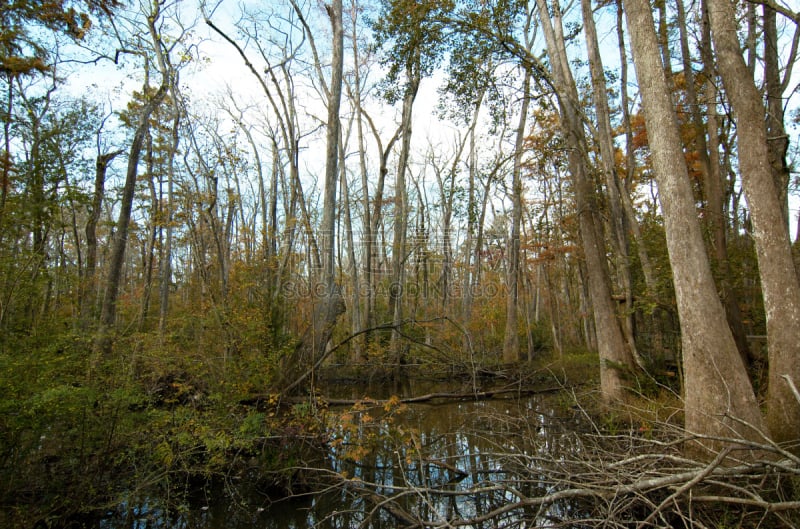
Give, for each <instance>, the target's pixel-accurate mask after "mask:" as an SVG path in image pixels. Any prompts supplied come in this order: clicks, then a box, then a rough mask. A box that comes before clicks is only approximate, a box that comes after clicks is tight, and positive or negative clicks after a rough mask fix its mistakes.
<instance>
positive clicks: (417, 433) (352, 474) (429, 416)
mask: <svg viewBox="0 0 800 529" xmlns="http://www.w3.org/2000/svg"><path fill="white" fill-rule="evenodd" d="M432 392H437V393H442V392H453V393H463V392H464V388H463V387H460V386H455V385H453V384H444V385H443V384H442V383H441V382H437V383H435V384H434V383H424V382H407V383H406V384H405V385H404V387H397V386H395V387H393V388H392V387H391V385H390V386H389V387H386V386H381V385H378V386H373V387H366V386H363V385H360V386H358V385H351V384H339V385H334V386H331V387H328V388H326V389H325V393H326V394H327V395H329V396H330V397H332V398H348V399H349V398H352V399H362V398H364V396H365V395H369V396H370V399H365V400H362V401H361V402H359V403H358V404H356V405H355V406H342V407H340V406H335V407H333V406H332V407H331V409H330V410H329V411H330V412H331V414H332V416H333V417H336V420H335V421H332V423H331V432H330V433H331V439H332V441H331V442H330V443H329V446H330V447H331V450H330V453H329V455H328V456H327V458H326V459H325V461H323V462H321V464H320V463H315V464H314V465H313V466H320V467H324V468H321V469H319V470H318V472H317V474H318V475H319V478H318V480H316V479H315V480H314V484H313V485H314V486H313V487H312V492H309V491H304V492H302V493H298V494H296V495H294V496H293V497H290V498H284V499H274V498H270V497H269V493H268V492H267V491H264V490H259V487H258V486H257V485H255V484H254V483H251V482H249V480H248V479H247V478H243V479H239V480H232V481H230V482H228V483H226V484H224V485H214V486H206V487H202V490H198V491H196V493H195V494H193V495H192V496H191V497H189V498H187V499H186V501H184V502H183V503H182V507H181V509H179V512H171V513H169V514H167V513H166V512H164V511H163V510H161V509H159V508H158V507H157V505H158V504H160V503H163V502H162V501H160V500H159V499H155V498H154V499H153V501H152V502H147V503H145V504H143V505H141V506H139V507H137V508H130V507H128V508H127V509H124V508H123V509H120V510H119V511H117V512H116V513H109V516H108V517H107V518H105V519H103V520H100V521H99V522H98V524H97V525H96V526H95V527H97V528H98V529H122V528H126V529H128V528H130V529H145V528H147V529H150V528H152V529H156V528H157V529H162V528H180V529H244V528H248V529H251V528H252V529H306V528H311V527H319V528H320V529H351V528H353V529H355V528H359V529H362V528H363V529H388V528H395V527H402V526H404V525H408V524H409V523H410V522H411V521H412V520H413V518H420V519H423V520H427V521H431V522H434V523H435V522H437V521H438V522H442V521H445V520H464V519H471V520H476V519H480V518H481V517H486V518H487V519H486V520H484V521H478V522H476V523H473V524H470V525H467V527H473V528H476V529H478V528H481V529H483V528H487V529H488V528H490V527H492V528H494V527H535V526H537V525H539V523H538V521H541V522H542V524H544V522H546V520H552V519H563V518H565V517H568V518H573V519H574V518H576V517H577V518H580V515H579V514H578V513H576V512H571V511H573V510H574V509H577V508H578V506H577V505H574V504H572V503H570V502H563V503H556V504H553V505H550V506H548V507H547V508H546V509H540V510H536V509H532V510H529V511H523V510H522V509H514V510H510V511H509V512H507V513H501V514H498V515H492V516H491V517H489V516H487V514H488V513H490V512H491V511H493V510H495V509H501V510H502V507H503V506H504V505H508V504H510V503H511V502H513V501H515V499H516V498H517V497H518V496H516V495H515V493H516V492H517V491H518V492H519V493H521V494H524V495H525V496H527V497H536V496H542V495H545V494H548V493H551V492H553V491H554V486H553V485H552V484H551V482H550V481H549V480H548V478H547V477H546V476H545V475H544V473H539V472H537V469H540V468H544V467H545V466H547V467H548V468H549V467H550V466H552V465H556V466H557V465H558V461H560V460H562V459H565V458H566V459H569V456H571V455H574V454H576V453H578V452H580V451H581V442H580V438H579V436H578V432H579V430H581V429H582V428H583V427H584V425H585V424H586V423H585V419H584V417H583V416H582V414H581V412H580V410H574V409H569V408H568V407H566V406H564V405H563V404H559V397H558V396H556V395H527V396H526V395H522V394H515V393H514V392H513V391H507V392H503V393H501V395H502V396H501V397H499V398H498V397H495V398H493V399H484V400H475V399H472V400H469V399H459V400H448V399H434V400H431V401H426V402H420V403H414V404H401V403H400V402H398V399H395V398H392V395H398V396H399V397H401V398H405V397H409V396H418V395H425V394H430V393H432ZM304 472H305V471H304ZM521 476H522V477H523V478H522V479H521ZM389 498H391V501H387V499H389ZM123 511H125V512H124V513H123ZM576 515H577V516H576ZM409 517H410V518H409Z"/></svg>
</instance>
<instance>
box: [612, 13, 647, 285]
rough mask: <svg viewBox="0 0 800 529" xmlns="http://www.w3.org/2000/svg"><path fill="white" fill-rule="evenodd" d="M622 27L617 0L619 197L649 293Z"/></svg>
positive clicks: (626, 59)
mask: <svg viewBox="0 0 800 529" xmlns="http://www.w3.org/2000/svg"><path fill="white" fill-rule="evenodd" d="M624 33H625V29H624V21H623V9H622V0H617V40H618V42H619V55H620V76H619V87H620V88H619V90H620V107H621V108H622V126H623V128H624V130H625V152H626V160H625V165H626V167H625V168H626V172H625V182H624V184H623V185H621V186H620V199H621V200H622V207H623V209H624V210H625V216H626V217H627V220H628V225H629V227H630V229H631V232H632V233H633V239H634V240H635V241H636V255H637V256H638V257H639V265H640V266H641V267H642V275H643V276H644V284H645V288H646V290H647V294H648V295H653V294H655V292H656V279H655V273H654V272H653V266H652V265H651V264H650V255H649V254H648V252H647V246H646V245H645V241H644V238H643V237H642V232H641V229H640V227H639V220H638V219H637V218H636V211H635V210H634V207H633V201H632V200H631V196H630V187H629V186H630V183H631V182H632V181H633V177H634V174H635V171H636V154H635V153H634V146H633V127H632V125H631V113H630V102H629V98H628V54H627V52H626V51H625V34H624Z"/></svg>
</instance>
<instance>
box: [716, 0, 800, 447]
mask: <svg viewBox="0 0 800 529" xmlns="http://www.w3.org/2000/svg"><path fill="white" fill-rule="evenodd" d="M708 6H709V17H710V20H711V34H712V38H713V40H714V45H715V48H716V50H717V62H718V65H719V66H718V67H719V71H720V74H721V76H722V81H723V84H724V86H725V92H726V94H727V96H728V99H729V100H730V102H731V106H732V108H733V114H734V119H735V120H736V130H737V133H738V139H739V141H738V147H739V169H740V171H741V176H742V186H743V187H744V192H745V195H746V196H747V202H748V205H749V208H750V215H751V219H752V223H753V238H754V240H755V246H756V254H757V256H758V270H759V275H760V277H761V291H762V293H763V296H764V310H765V312H766V318H767V347H768V349H769V390H768V396H767V424H768V426H769V427H770V430H771V431H772V434H773V436H774V439H775V440H776V441H793V440H796V439H798V437H799V436H800V402H798V401H797V399H795V397H794V394H793V393H792V390H791V386H790V385H789V383H788V381H787V380H786V378H784V377H788V378H789V379H791V380H792V381H794V382H795V384H796V383H797V381H798V380H800V284H798V279H797V274H796V273H795V268H794V262H793V260H792V252H791V241H790V239H789V230H788V228H787V221H786V216H785V215H784V211H785V210H784V208H783V201H784V199H783V198H782V197H781V192H780V191H779V190H778V189H777V186H776V185H775V181H774V179H773V168H772V165H771V163H770V162H771V159H770V152H769V148H768V143H767V129H766V126H765V114H764V107H763V105H762V102H761V96H760V94H759V92H758V89H757V88H756V86H755V83H754V82H753V78H752V77H751V75H750V72H749V70H748V69H747V65H746V64H745V62H744V59H743V58H742V54H741V51H740V46H739V39H738V35H737V25H736V18H735V17H736V13H735V10H734V8H733V4H732V3H731V2H730V0H708Z"/></svg>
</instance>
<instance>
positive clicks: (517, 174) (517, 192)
mask: <svg viewBox="0 0 800 529" xmlns="http://www.w3.org/2000/svg"><path fill="white" fill-rule="evenodd" d="M531 77H532V72H531V68H530V66H528V67H526V68H525V77H524V81H523V82H522V107H521V108H520V111H519V123H518V124H517V132H516V138H515V140H514V165H513V167H512V169H511V204H512V206H511V233H510V234H509V240H508V244H506V250H507V251H508V270H507V272H506V290H507V292H506V296H507V297H506V329H505V334H504V337H503V362H504V363H506V364H510V363H513V362H518V361H519V324H518V321H517V319H518V318H517V313H518V309H519V275H520V228H521V224H522V155H523V153H524V150H523V144H524V142H525V132H526V127H527V123H528V108H529V107H530V102H531V97H530V93H531Z"/></svg>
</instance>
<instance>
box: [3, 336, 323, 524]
mask: <svg viewBox="0 0 800 529" xmlns="http://www.w3.org/2000/svg"><path fill="white" fill-rule="evenodd" d="M2 345H3V346H2V348H1V349H0V503H2V504H3V505H8V506H11V509H10V511H9V516H12V519H11V520H5V519H3V518H2V517H0V524H3V526H4V527H12V528H13V527H25V526H31V525H33V523H35V522H36V521H37V520H42V521H46V520H49V519H56V518H60V517H62V516H65V515H68V514H70V513H82V512H89V511H92V510H93V509H96V508H100V507H101V506H103V505H106V504H108V505H116V504H119V503H120V502H121V501H123V498H127V500H126V501H134V500H137V501H138V499H143V498H146V497H147V496H148V495H151V494H154V493H155V491H156V490H164V491H167V492H168V491H170V490H173V489H175V488H176V487H177V488H178V489H179V490H180V489H181V488H182V487H186V486H188V485H187V483H188V482H187V480H189V479H200V480H203V481H206V480H211V479H214V478H215V477H216V476H230V475H234V474H237V473H241V472H246V471H249V470H248V469H250V468H251V465H252V464H253V463H252V461H253V458H255V461H257V464H258V465H259V467H260V469H261V471H263V472H265V473H266V472H270V471H272V470H274V469H275V467H281V468H282V467H283V466H285V465H286V463H287V458H290V457H297V458H299V457H301V456H300V452H299V450H301V449H305V448H303V447H307V446H312V445H310V444H308V443H305V442H304V443H294V444H292V442H291V439H292V438H293V436H298V435H299V436H303V438H304V439H305V438H306V437H308V438H309V439H311V438H313V436H316V435H317V433H318V432H321V428H320V427H319V425H318V424H319V421H320V415H319V413H318V411H317V408H316V407H310V406H305V407H301V408H297V409H294V410H293V411H292V413H290V414H289V415H288V416H286V415H285V414H284V413H282V412H280V410H279V409H278V408H276V407H275V404H276V403H275V402H272V403H271V404H269V405H268V409H267V410H265V411H262V410H257V409H253V408H251V407H248V406H244V405H242V404H240V401H241V400H242V399H244V398H246V397H249V396H251V395H252V394H253V393H254V392H259V391H264V390H265V389H266V387H267V385H268V384H269V382H270V380H269V374H270V373H271V372H272V371H271V368H270V366H269V365H268V362H269V359H268V358H267V355H263V354H261V353H260V352H255V353H253V354H249V355H244V354H243V355H232V356H229V357H228V358H219V357H215V356H214V354H213V351H206V352H205V354H203V355H201V354H199V352H194V353H191V354H186V353H187V352H186V351H183V352H182V351H180V350H179V349H178V348H177V346H176V345H175V343H170V342H162V343H161V345H160V346H159V342H158V340H157V339H156V338H155V337H153V336H150V335H147V334H137V335H134V336H132V337H129V338H127V339H124V340H122V341H121V342H119V343H118V346H117V350H118V351H122V353H121V354H117V355H116V356H111V357H105V358H100V359H97V358H95V357H94V356H93V354H92V343H91V340H90V337H89V336H86V335H85V334H78V333H72V332H67V333H63V334H60V335H59V334H50V335H49V336H46V337H45V336H33V337H29V338H21V337H19V336H17V337H16V338H15V339H14V341H13V342H12V341H11V340H4V341H3V343H2ZM281 439H284V440H286V441H287V442H288V444H286V445H281V443H280V440H281ZM292 454H295V455H292ZM290 477H291V476H288V477H286V479H289V478H290ZM179 490H178V491H179ZM173 496H174V494H172V493H169V494H167V495H166V496H165V497H173ZM137 498H138V499H137ZM4 515H5V514H4ZM12 521H13V525H10V524H12Z"/></svg>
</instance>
